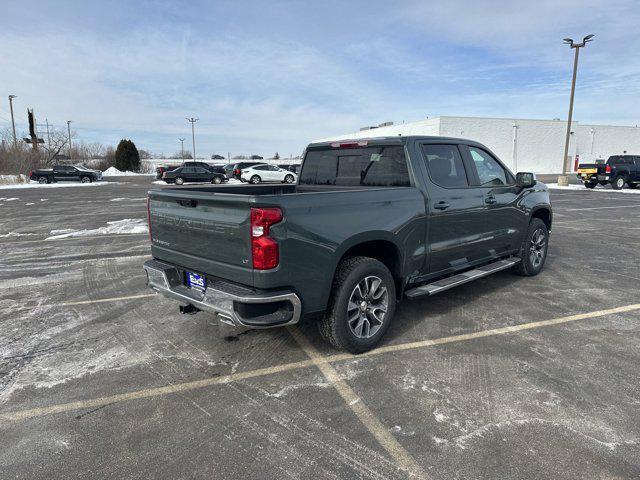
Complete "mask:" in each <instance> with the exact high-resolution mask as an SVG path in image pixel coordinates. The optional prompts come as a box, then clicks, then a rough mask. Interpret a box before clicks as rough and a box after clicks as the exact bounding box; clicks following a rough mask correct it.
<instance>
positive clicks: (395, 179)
mask: <svg viewBox="0 0 640 480" xmlns="http://www.w3.org/2000/svg"><path fill="white" fill-rule="evenodd" d="M299 183H300V184H303V185H343V186H353V187H357V186H369V187H408V186H409V185H410V182H409V171H408V169H407V159H406V157H405V154H404V148H403V147H401V146H388V147H384V146H380V147H366V148H348V149H347V148H342V149H338V148H336V149H331V150H310V151H308V152H307V155H306V157H305V159H304V163H303V167H302V172H301V173H300V180H299Z"/></svg>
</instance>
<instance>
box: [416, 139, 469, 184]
mask: <svg viewBox="0 0 640 480" xmlns="http://www.w3.org/2000/svg"><path fill="white" fill-rule="evenodd" d="M422 153H423V155H424V158H425V160H426V162H427V169H428V170H429V176H430V177H431V180H433V182H434V183H435V184H436V185H439V186H441V187H445V188H464V187H468V186H469V180H468V178H467V173H466V171H465V168H464V163H463V161H462V157H461V156H460V151H459V150H458V146H457V145H434V144H425V145H422Z"/></svg>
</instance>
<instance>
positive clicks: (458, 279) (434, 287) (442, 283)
mask: <svg viewBox="0 0 640 480" xmlns="http://www.w3.org/2000/svg"><path fill="white" fill-rule="evenodd" d="M518 262H520V259H519V258H518V257H512V258H507V259H505V260H498V261H497V262H493V263H490V264H488V265H484V266H482V267H479V268H476V269H474V270H469V271H466V272H462V273H459V274H457V275H454V276H453V277H447V278H444V279H442V280H438V281H437V282H433V283H428V284H426V285H420V286H419V287H415V288H412V289H411V290H407V291H406V292H405V293H404V294H405V296H406V297H407V298H417V297H422V296H426V295H435V294H436V293H440V292H443V291H445V290H449V289H450V288H453V287H457V286H458V285H462V284H463V283H468V282H472V281H473V280H477V279H478V278H482V277H486V276H487V275H491V274H492V273H495V272H499V271H500V270H506V269H507V268H511V267H513V266H514V265H515V264H517V263H518Z"/></svg>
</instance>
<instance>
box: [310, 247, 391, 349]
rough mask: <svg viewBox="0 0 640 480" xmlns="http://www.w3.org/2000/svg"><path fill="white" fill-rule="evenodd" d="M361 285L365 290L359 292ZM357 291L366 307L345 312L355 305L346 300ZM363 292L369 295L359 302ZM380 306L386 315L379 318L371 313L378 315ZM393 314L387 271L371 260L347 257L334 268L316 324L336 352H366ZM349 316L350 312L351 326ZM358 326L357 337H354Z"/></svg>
mask: <svg viewBox="0 0 640 480" xmlns="http://www.w3.org/2000/svg"><path fill="white" fill-rule="evenodd" d="M372 279H373V280H372ZM378 281H379V283H378ZM362 285H365V288H360V287H361V286H362ZM357 288H358V292H360V294H361V295H360V299H361V300H362V302H361V303H364V304H366V305H362V307H361V308H359V307H358V308H355V309H352V310H349V305H355V304H356V303H355V302H350V300H351V299H352V297H353V298H356V297H357V295H356V289H357ZM365 290H366V291H368V292H371V293H367V294H366V295H364V298H363V297H362V294H363V293H364V291H365ZM378 294H379V297H378ZM354 295H355V296H356V297H354ZM376 297H377V298H376ZM385 302H386V303H385ZM383 305H384V308H386V311H384V312H383V313H382V315H380V313H378V314H377V315H375V311H381V310H382V306H383ZM395 310H396V288H395V282H394V280H393V276H392V275H391V272H390V271H389V269H388V268H387V267H386V266H385V265H384V264H383V263H382V262H379V261H378V260H376V259H374V258H369V257H350V258H347V259H345V260H343V261H342V262H340V265H338V269H337V271H336V274H335V277H334V279H333V286H332V289H331V298H330V300H329V307H328V309H327V311H326V313H325V315H324V317H323V318H322V320H321V321H320V323H319V329H320V334H321V335H322V336H323V337H324V338H325V339H326V340H327V341H328V342H329V343H331V344H332V345H333V346H334V347H336V348H338V349H340V350H346V351H348V352H350V353H362V352H366V351H368V350H371V349H372V348H373V347H375V346H376V344H377V343H378V342H379V341H380V340H381V339H382V337H383V336H384V334H385V332H386V331H387V329H388V328H389V325H390V324H391V322H392V321H393V316H394V314H395ZM349 312H353V313H352V314H351V317H352V318H353V320H352V322H351V324H352V325H351V326H350V323H349ZM354 316H355V318H354ZM374 319H377V320H374ZM380 322H381V323H380ZM358 325H361V326H360V332H361V335H362V336H360V337H359V336H357V334H356V331H357V330H358V328H357V326H358ZM364 325H366V328H365V326H364ZM372 330H373V332H372Z"/></svg>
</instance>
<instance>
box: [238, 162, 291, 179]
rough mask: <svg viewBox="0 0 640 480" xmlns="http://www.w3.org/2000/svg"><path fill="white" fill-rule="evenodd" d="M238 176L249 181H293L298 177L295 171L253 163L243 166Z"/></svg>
mask: <svg viewBox="0 0 640 480" xmlns="http://www.w3.org/2000/svg"><path fill="white" fill-rule="evenodd" d="M240 177H241V178H242V180H244V181H245V182H249V183H261V182H281V183H295V181H296V180H297V179H298V176H297V175H296V174H295V173H293V172H290V171H289V170H285V169H284V168H280V167H278V166H277V165H254V166H253V167H247V168H243V169H242V174H241V175H240Z"/></svg>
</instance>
